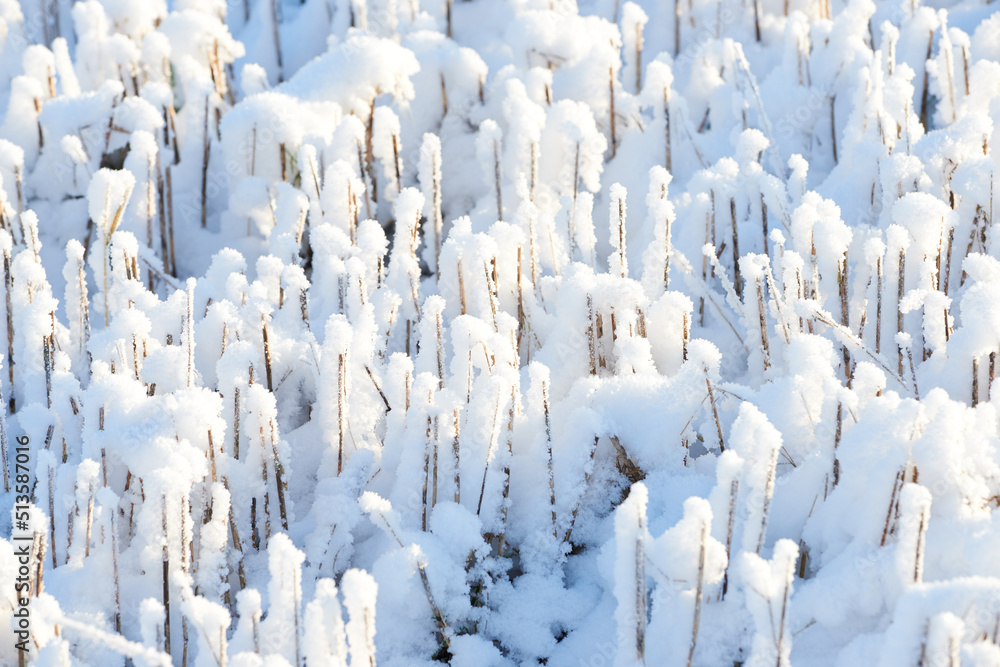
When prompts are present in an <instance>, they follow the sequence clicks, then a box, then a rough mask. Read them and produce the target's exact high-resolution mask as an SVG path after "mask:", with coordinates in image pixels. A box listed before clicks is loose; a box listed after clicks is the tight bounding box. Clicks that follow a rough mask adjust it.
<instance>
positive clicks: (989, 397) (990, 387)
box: [0, 352, 997, 435]
mask: <svg viewBox="0 0 1000 667" xmlns="http://www.w3.org/2000/svg"><path fill="white" fill-rule="evenodd" d="M996 362H997V353H996V352H990V372H989V375H988V382H989V384H988V385H987V386H986V400H987V401H990V400H993V379H994V378H995V377H996V375H995V374H996ZM0 428H2V425H0ZM0 435H2V432H0Z"/></svg>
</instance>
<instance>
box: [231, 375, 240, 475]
mask: <svg viewBox="0 0 1000 667" xmlns="http://www.w3.org/2000/svg"><path fill="white" fill-rule="evenodd" d="M233 458H235V459H236V460H237V461H239V460H240V388H239V387H236V388H234V389H233Z"/></svg>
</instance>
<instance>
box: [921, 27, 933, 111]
mask: <svg viewBox="0 0 1000 667" xmlns="http://www.w3.org/2000/svg"><path fill="white" fill-rule="evenodd" d="M933 46H934V30H930V31H928V33H927V54H926V56H925V57H924V62H927V61H928V60H930V59H931V50H932V48H933ZM929 77H930V71H929V70H928V69H927V67H924V81H923V88H922V89H921V92H920V124H921V125H923V126H924V128H928V127H930V126H929V125H928V124H927V103H928V101H929V100H928V98H929V96H930V86H929V85H928V84H929V82H930V78H929Z"/></svg>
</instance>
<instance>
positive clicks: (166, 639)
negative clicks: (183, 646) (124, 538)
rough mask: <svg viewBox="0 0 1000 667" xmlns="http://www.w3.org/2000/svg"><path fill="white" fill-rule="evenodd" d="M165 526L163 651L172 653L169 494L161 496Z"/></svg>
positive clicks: (163, 525) (162, 516) (162, 517)
mask: <svg viewBox="0 0 1000 667" xmlns="http://www.w3.org/2000/svg"><path fill="white" fill-rule="evenodd" d="M161 507H162V515H161V519H162V522H163V524H162V527H163V610H164V613H165V615H164V617H163V651H164V652H165V653H167V654H168V655H169V654H170V536H169V534H168V532H167V496H166V494H164V495H163V497H162V498H161Z"/></svg>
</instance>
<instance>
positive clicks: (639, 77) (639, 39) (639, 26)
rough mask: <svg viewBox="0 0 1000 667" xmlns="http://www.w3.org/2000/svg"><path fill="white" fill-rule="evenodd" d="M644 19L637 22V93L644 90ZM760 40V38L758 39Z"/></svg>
mask: <svg viewBox="0 0 1000 667" xmlns="http://www.w3.org/2000/svg"><path fill="white" fill-rule="evenodd" d="M643 25H644V24H643V23H642V21H636V22H635V94H636V95H638V94H639V93H641V92H642V26H643ZM758 41H760V40H758Z"/></svg>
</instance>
